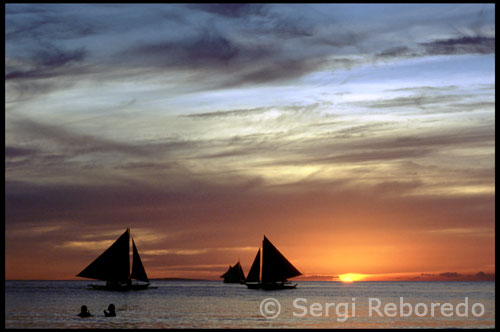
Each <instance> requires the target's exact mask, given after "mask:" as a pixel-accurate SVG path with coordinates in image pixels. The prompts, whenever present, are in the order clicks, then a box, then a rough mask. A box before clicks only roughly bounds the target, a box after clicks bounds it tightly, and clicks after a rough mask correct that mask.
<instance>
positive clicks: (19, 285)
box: [5, 281, 495, 328]
mask: <svg viewBox="0 0 500 332" xmlns="http://www.w3.org/2000/svg"><path fill="white" fill-rule="evenodd" d="M87 284H89V281H6V282H5V286H6V287H5V291H6V294H5V319H6V321H5V327H6V328H402V327H411V328H418V327H436V328H462V327H472V328H492V327H495V283H494V282H355V283H340V282H318V281H308V282H307V281H300V282H298V284H299V285H298V287H297V288H296V289H293V290H281V291H263V290H249V289H247V288H246V286H244V285H239V284H223V283H222V282H218V281H153V282H152V285H154V286H157V287H158V288H157V289H148V290H144V291H137V292H125V293H121V292H108V291H98V290H91V289H87V287H86V286H87ZM401 297H402V298H403V300H402V303H403V311H401V310H400V309H401V299H400V298H401ZM269 298H271V299H269ZM266 299H268V300H267V302H265V303H263V304H262V305H261V303H262V301H264V300H266ZM276 301H278V302H279V307H278V304H277V303H276ZM294 301H295V303H294ZM465 301H467V302H465ZM110 303H113V304H114V305H115V307H116V313H117V317H113V318H105V317H104V314H103V310H105V309H107V307H108V305H109V304H110ZM390 303H394V305H392V304H390ZM433 303H434V308H433V311H434V314H431V309H432V308H431V307H432V304H433ZM436 303H439V305H437V304H436ZM444 303H449V305H446V306H444V307H443V310H444V312H441V309H442V308H441V305H443V304H444ZM460 303H462V304H461V305H460ZM370 304H371V307H370ZM82 305H86V306H87V307H88V308H89V311H90V312H91V313H92V314H93V315H94V316H93V317H90V318H83V319H82V318H79V317H78V316H77V314H78V313H79V312H80V307H81V306H82ZM409 307H411V310H412V311H411V313H410V312H409ZM449 307H451V308H452V309H449ZM377 308H378V310H379V312H380V313H381V314H382V317H381V315H380V314H379V313H378V312H377V310H376V309H377ZM384 308H385V309H386V310H385V311H384ZM327 309H328V311H327ZM278 310H279V311H278ZM424 310H426V311H427V312H425V311H424ZM457 310H458V313H457ZM415 311H417V312H416V313H415ZM263 313H264V314H265V315H267V316H269V317H271V316H276V317H275V318H266V317H264V316H263ZM443 313H444V315H446V316H450V313H452V315H451V316H450V317H445V316H443ZM346 314H347V315H346ZM386 314H387V315H386ZM401 314H406V315H407V317H405V316H401ZM474 314H475V315H474ZM419 315H421V316H422V317H420V316H419ZM392 316H395V317H392ZM461 316H464V317H461ZM476 316H477V317H476Z"/></svg>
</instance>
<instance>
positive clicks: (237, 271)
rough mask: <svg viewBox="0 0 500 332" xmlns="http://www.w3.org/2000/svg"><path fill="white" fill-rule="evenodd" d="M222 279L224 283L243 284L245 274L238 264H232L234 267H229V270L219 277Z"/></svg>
mask: <svg viewBox="0 0 500 332" xmlns="http://www.w3.org/2000/svg"><path fill="white" fill-rule="evenodd" d="M220 277H221V278H224V282H225V283H240V284H242V283H244V282H245V273H243V268H242V267H241V264H240V262H239V261H238V263H236V264H234V266H231V265H229V269H227V271H226V273H224V274H223V275H221V276H220Z"/></svg>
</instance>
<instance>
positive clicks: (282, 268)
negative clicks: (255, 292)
mask: <svg viewBox="0 0 500 332" xmlns="http://www.w3.org/2000/svg"><path fill="white" fill-rule="evenodd" d="M260 256H261V255H260V248H259V251H257V255H256V256H255V259H254V261H253V264H252V267H251V268H250V271H249V272H248V276H247V278H246V279H245V285H247V287H248V288H250V289H264V290H273V289H291V288H295V287H297V284H294V285H292V284H291V283H290V282H289V281H288V280H287V279H288V278H293V277H296V276H299V275H301V274H302V273H300V272H299V270H297V269H296V268H295V267H294V266H293V265H292V263H290V262H289V261H288V260H287V259H286V258H285V256H283V255H282V254H281V253H280V252H279V251H278V249H276V247H275V246H274V245H273V244H272V243H271V241H269V240H268V239H267V238H266V237H265V236H264V240H263V241H262V269H261V262H260ZM261 272H262V273H261Z"/></svg>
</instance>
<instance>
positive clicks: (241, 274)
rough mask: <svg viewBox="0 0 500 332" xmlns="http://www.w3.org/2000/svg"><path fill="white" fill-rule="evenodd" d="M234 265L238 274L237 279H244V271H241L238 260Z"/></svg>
mask: <svg viewBox="0 0 500 332" xmlns="http://www.w3.org/2000/svg"><path fill="white" fill-rule="evenodd" d="M234 267H235V268H236V275H237V276H238V280H239V281H242V280H245V273H244V272H243V268H242V267H241V264H240V262H238V263H236V265H235V266H234Z"/></svg>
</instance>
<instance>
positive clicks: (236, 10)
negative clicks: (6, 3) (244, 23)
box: [188, 3, 266, 17]
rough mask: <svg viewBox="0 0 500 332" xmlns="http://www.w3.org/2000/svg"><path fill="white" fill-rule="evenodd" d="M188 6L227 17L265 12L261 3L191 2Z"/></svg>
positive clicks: (264, 7)
mask: <svg viewBox="0 0 500 332" xmlns="http://www.w3.org/2000/svg"><path fill="white" fill-rule="evenodd" d="M188 7H189V8H193V9H198V10H201V11H205V12H208V13H212V14H217V15H221V16H227V17H244V16H247V15H260V14H263V13H265V12H266V6H265V5H263V4H245V3H225V4H193V5H188Z"/></svg>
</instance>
